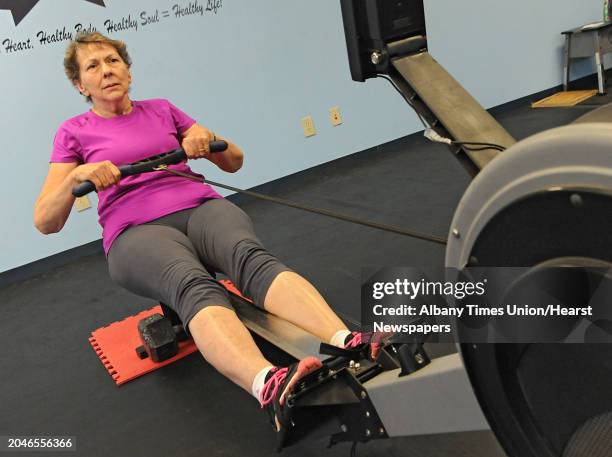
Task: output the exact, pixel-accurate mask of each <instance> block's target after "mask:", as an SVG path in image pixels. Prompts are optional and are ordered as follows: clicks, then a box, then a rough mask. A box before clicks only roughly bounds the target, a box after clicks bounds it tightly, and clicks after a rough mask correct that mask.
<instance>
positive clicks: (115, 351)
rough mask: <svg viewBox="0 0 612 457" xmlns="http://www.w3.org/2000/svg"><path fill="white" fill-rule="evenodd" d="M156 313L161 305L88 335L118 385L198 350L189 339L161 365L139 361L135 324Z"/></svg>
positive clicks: (232, 289) (228, 286)
mask: <svg viewBox="0 0 612 457" xmlns="http://www.w3.org/2000/svg"><path fill="white" fill-rule="evenodd" d="M219 282H220V283H221V284H222V285H223V286H224V287H225V288H226V289H227V290H228V291H229V292H230V293H233V294H235V295H238V296H240V297H243V296H242V294H241V293H240V292H239V291H238V289H236V287H235V286H234V285H233V284H232V283H231V282H230V281H226V280H222V281H219ZM243 298H244V297H243ZM247 300H248V299H247ZM155 313H160V314H162V310H161V306H155V307H153V308H151V309H148V310H145V311H142V312H140V313H138V314H136V315H135V316H130V317H127V318H125V319H124V320H122V321H119V322H113V323H112V324H110V325H108V326H106V327H101V328H99V329H97V330H94V331H93V332H92V333H91V337H90V338H89V342H90V343H91V346H92V347H93V349H94V351H96V354H97V355H98V357H99V358H100V361H101V362H102V363H103V364H104V367H105V368H106V370H107V371H108V373H109V374H110V375H111V377H112V378H113V380H114V381H115V383H116V384H117V385H118V386H120V385H122V384H125V383H126V382H128V381H131V380H132V379H136V378H138V377H140V376H142V375H144V374H147V373H150V372H151V371H154V370H157V369H158V368H161V367H163V366H166V365H169V364H171V363H172V362H175V361H177V360H180V359H182V358H183V357H185V356H187V355H189V354H191V353H193V352H195V351H197V347H196V345H195V343H194V342H193V341H192V340H188V341H182V342H180V343H179V352H178V354H177V355H175V356H174V357H172V358H171V359H168V360H164V361H163V362H160V363H156V362H153V361H152V360H151V359H149V358H146V359H141V358H140V357H138V354H136V348H137V347H138V346H141V345H142V342H141V341H140V336H139V335H138V322H139V321H140V320H141V319H144V318H145V317H147V316H150V315H152V314H155Z"/></svg>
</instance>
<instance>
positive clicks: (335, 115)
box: [329, 106, 342, 127]
mask: <svg viewBox="0 0 612 457" xmlns="http://www.w3.org/2000/svg"><path fill="white" fill-rule="evenodd" d="M329 121H330V122H331V125H333V126H334V127H337V126H338V125H340V124H342V115H341V114H340V108H338V107H337V106H332V107H331V108H330V109H329Z"/></svg>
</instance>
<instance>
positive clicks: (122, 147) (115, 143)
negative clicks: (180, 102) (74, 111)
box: [50, 99, 221, 254]
mask: <svg viewBox="0 0 612 457" xmlns="http://www.w3.org/2000/svg"><path fill="white" fill-rule="evenodd" d="M132 103H133V108H132V111H131V112H130V113H129V114H126V115H122V116H116V117H112V118H103V117H100V116H98V115H97V114H95V113H94V112H92V111H88V112H86V113H83V114H80V115H78V116H76V117H73V118H72V119H68V120H67V121H66V122H64V123H63V124H62V125H61V126H60V128H59V130H58V132H57V134H56V135H55V140H54V142H53V152H52V153H51V160H50V162H62V163H79V164H83V163H89V162H101V161H103V160H110V161H111V162H112V163H114V164H115V165H117V166H119V165H125V164H128V163H132V162H136V161H139V160H142V159H144V158H147V157H150V156H154V155H157V154H161V153H164V152H168V151H172V150H173V149H176V148H178V147H179V146H180V145H179V140H180V137H181V135H182V134H183V133H184V132H185V131H186V130H187V129H188V128H189V127H191V126H192V125H193V124H194V123H195V121H194V120H193V119H192V118H191V117H189V116H187V115H186V114H185V113H183V112H182V111H181V110H179V109H178V108H177V107H176V106H174V105H173V104H172V103H170V102H169V101H167V100H162V99H155V100H145V101H133V102H132ZM169 168H171V169H175V170H179V171H182V172H185V173H190V174H193V175H196V176H199V175H197V174H196V173H194V172H193V171H192V170H191V169H190V168H189V167H188V166H187V164H186V163H185V162H182V163H180V164H176V165H171V166H170V167H169ZM211 198H221V195H219V194H218V193H217V192H215V191H214V190H213V189H212V188H211V187H210V186H209V185H208V184H202V183H198V182H196V181H193V180H191V179H188V178H184V177H181V176H176V175H173V174H171V173H168V172H165V171H154V172H151V173H143V174H140V175H135V176H128V177H127V178H124V179H122V180H121V181H120V182H119V184H118V185H116V186H111V187H110V188H108V189H106V190H103V191H101V192H99V193H98V216H99V222H100V225H101V226H102V238H103V246H104V252H105V253H106V254H108V251H109V250H110V247H111V245H112V243H113V241H114V240H115V238H117V236H119V234H121V232H122V231H123V230H125V229H126V228H128V227H131V226H133V225H138V224H143V223H145V222H150V221H152V220H154V219H157V218H160V217H162V216H165V215H167V214H170V213H174V212H176V211H180V210H183V209H187V208H193V207H195V206H198V205H200V204H201V203H202V202H204V201H206V200H208V199H211Z"/></svg>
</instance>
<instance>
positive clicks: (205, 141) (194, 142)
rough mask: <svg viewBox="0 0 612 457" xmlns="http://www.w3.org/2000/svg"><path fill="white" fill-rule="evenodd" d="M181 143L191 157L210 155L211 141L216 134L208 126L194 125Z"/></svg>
mask: <svg viewBox="0 0 612 457" xmlns="http://www.w3.org/2000/svg"><path fill="white" fill-rule="evenodd" d="M185 133H186V134H185V137H184V138H183V141H182V143H181V146H182V148H183V149H184V150H185V153H186V154H187V157H188V158H189V159H201V158H209V157H210V149H209V143H210V142H211V141H214V139H215V134H214V133H213V132H211V131H210V130H208V129H207V128H206V127H202V126H200V125H197V124H195V125H193V126H192V127H190V128H189V129H188V130H187V132H185Z"/></svg>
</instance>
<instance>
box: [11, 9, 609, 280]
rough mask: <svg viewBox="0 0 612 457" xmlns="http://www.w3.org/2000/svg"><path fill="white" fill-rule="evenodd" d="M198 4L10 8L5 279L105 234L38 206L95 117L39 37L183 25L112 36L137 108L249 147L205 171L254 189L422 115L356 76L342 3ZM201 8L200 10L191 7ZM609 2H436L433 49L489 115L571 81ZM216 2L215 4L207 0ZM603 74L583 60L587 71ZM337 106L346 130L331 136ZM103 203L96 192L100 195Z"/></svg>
mask: <svg viewBox="0 0 612 457" xmlns="http://www.w3.org/2000/svg"><path fill="white" fill-rule="evenodd" d="M175 3H177V4H179V5H181V6H183V7H186V6H187V5H188V3H190V2H189V1H187V0H185V1H178V2H175V1H168V0H131V1H129V2H123V1H121V2H120V1H118V0H106V1H105V4H106V8H102V7H100V6H96V5H94V4H92V3H89V2H85V1H80V2H78V1H76V2H75V1H74V0H53V1H51V0H41V1H40V2H39V3H38V4H37V5H36V6H35V7H34V9H33V10H32V11H31V12H30V14H29V15H27V16H26V17H25V19H23V21H22V22H21V23H20V24H19V25H18V26H17V27H16V26H15V25H14V24H13V20H12V18H11V15H10V13H9V12H8V11H3V10H0V44H2V42H4V41H5V40H7V39H9V40H12V41H13V42H18V41H27V40H28V38H29V39H30V43H31V44H33V49H28V50H25V51H18V52H7V50H6V47H5V46H4V45H3V46H0V83H1V87H2V91H3V92H2V96H1V98H0V103H1V106H2V109H1V110H0V129H1V135H0V151H2V154H3V157H2V158H3V164H4V167H3V168H4V169H3V173H2V180H0V192H1V195H2V197H1V198H2V207H3V224H2V231H1V232H0V252H2V255H1V257H0V271H6V270H9V269H11V268H15V267H17V266H20V265H23V264H26V263H29V262H32V261H35V260H38V259H41V258H43V257H46V256H49V255H52V254H54V253H57V252H61V251H63V250H66V249H69V248H72V247H76V246H79V245H82V244H84V243H87V242H90V241H93V240H96V239H98V238H100V234H101V230H100V228H99V226H98V224H97V215H96V213H95V210H93V209H91V210H87V211H84V212H81V213H77V212H74V211H73V214H72V215H71V216H70V219H69V221H68V223H67V224H66V227H65V228H64V230H63V231H62V232H61V233H60V234H55V235H51V236H43V235H41V234H39V233H38V232H37V231H36V229H35V228H34V227H33V224H32V209H33V205H34V202H35V200H36V197H37V196H38V192H39V190H40V187H41V185H42V182H43V180H44V177H45V175H46V171H47V162H48V159H49V154H50V149H51V143H52V140H53V135H54V133H55V130H56V129H57V127H58V125H59V124H60V123H61V122H62V121H63V120H65V119H66V118H69V117H71V116H73V115H75V114H77V113H80V112H83V111H85V110H87V109H88V105H86V104H85V103H84V102H83V100H82V98H81V97H80V96H79V95H78V94H77V92H76V91H75V90H74V89H73V88H72V87H71V85H70V84H69V83H68V81H67V80H66V79H65V77H64V75H63V69H62V64H61V62H62V56H63V52H64V48H65V45H66V42H65V41H62V42H59V43H50V44H46V45H42V44H40V42H39V40H38V39H37V34H38V33H39V32H40V31H46V33H47V34H52V33H53V32H55V31H56V29H60V30H61V29H63V28H64V27H65V28H66V30H67V31H69V32H72V31H73V30H74V26H75V24H77V23H82V24H85V25H88V24H90V23H91V24H92V25H94V26H95V27H96V28H98V30H101V31H103V29H104V22H105V21H106V20H109V19H110V20H113V21H115V22H120V21H121V18H122V17H125V16H128V15H131V17H132V18H133V19H136V20H137V21H138V22H140V19H139V15H140V12H141V11H147V12H148V13H149V14H153V13H155V10H156V9H157V10H159V12H160V16H161V12H162V11H165V10H168V11H169V13H170V17H168V18H164V17H161V20H160V22H158V23H154V24H151V25H148V26H144V27H143V26H142V25H141V24H139V25H138V30H125V31H117V32H116V33H112V34H111V36H113V37H115V38H119V39H123V40H125V41H126V42H127V43H128V46H129V50H130V53H131V55H132V57H133V60H134V66H133V76H134V84H133V90H132V96H133V98H135V99H144V98H152V97H164V98H168V99H170V100H172V101H173V102H174V103H175V104H176V105H178V106H179V107H180V108H182V109H183V110H184V111H186V112H187V113H189V114H191V115H192V116H194V117H195V118H196V119H198V121H199V122H200V123H202V124H204V125H206V126H209V127H210V128H211V129H212V130H214V131H216V132H219V133H221V134H223V135H225V136H227V137H229V138H231V139H232V140H234V141H235V142H236V143H237V144H239V145H241V146H242V148H243V149H244V150H245V153H246V154H247V159H246V162H245V167H244V168H243V170H241V171H240V172H239V173H237V174H235V175H225V174H223V173H222V172H220V171H217V170H215V169H214V168H213V167H212V166H211V165H210V164H209V163H207V162H203V161H200V162H194V163H193V164H192V166H193V168H194V169H196V170H197V171H200V172H203V173H204V174H206V176H208V177H209V178H211V179H213V180H215V179H217V180H219V181H222V182H227V183H229V184H234V185H236V186H243V187H250V186H254V185H257V184H261V183H263V182H266V181H270V180H273V179H276V178H279V177H281V176H286V175H288V174H291V173H294V172H297V171H300V170H303V169H305V168H308V167H312V166H314V165H317V164H320V163H324V162H327V161H330V160H333V159H336V158H338V157H342V156H344V155H347V154H351V153H353V152H356V151H359V150H363V149H366V148H369V147H371V146H373V145H377V144H381V143H384V142H387V141H390V140H393V139H395V138H399V137H402V136H404V135H408V134H410V133H413V132H415V131H417V130H419V129H420V124H419V123H418V121H417V119H416V117H415V116H414V115H413V114H412V113H411V112H410V110H409V109H408V107H407V106H406V105H405V104H404V102H403V101H402V100H401V98H400V97H399V96H398V95H397V94H396V93H395V91H394V90H393V89H392V88H391V87H390V86H389V85H388V83H386V82H385V81H382V80H381V81H368V82H367V83H366V84H359V83H355V82H353V81H351V79H350V74H349V69H348V62H347V58H346V50H345V42H344V34H343V29H342V20H341V13H340V6H339V1H338V0H310V1H308V2H301V1H299V2H298V1H295V0H267V1H264V2H255V1H252V0H251V1H247V0H222V2H219V0H217V3H220V4H221V7H220V8H219V9H218V11H217V13H216V14H215V13H214V12H205V13H204V14H203V15H199V14H197V15H190V16H185V17H182V18H176V17H174V15H173V10H172V7H173V5H174V4H175ZM191 3H193V2H191ZM534 3H537V4H534ZM600 3H603V2H600V1H599V0H597V1H595V0H585V1H582V2H576V1H575V0H538V2H533V1H528V0H515V1H514V2H501V1H494V2H491V1H490V0H464V1H462V2H456V1H450V0H436V1H426V19H427V27H428V36H429V42H430V50H431V53H432V54H433V55H434V57H436V58H437V59H438V60H439V61H440V63H441V64H442V65H444V66H446V67H447V68H448V70H449V71H450V72H451V73H452V74H454V75H455V77H456V78H457V79H458V80H459V81H460V82H461V83H462V84H464V85H465V86H466V88H467V89H468V90H470V91H471V92H472V93H473V94H474V95H475V97H476V98H477V99H478V100H479V101H481V103H482V104H483V105H485V106H486V107H491V106H494V105H498V104H500V103H503V102H506V101H510V100H513V99H516V98H519V97H522V96H524V95H527V94H530V93H533V92H537V91H539V90H542V89H545V88H549V87H552V86H555V85H557V84H559V83H560V81H561V51H562V43H563V42H562V37H561V35H560V34H559V32H560V31H561V30H564V29H566V28H571V27H574V26H578V25H581V24H582V23H586V22H589V21H593V20H597V19H599V18H600V16H601V9H602V8H601V5H600ZM197 4H198V5H201V6H204V7H205V6H206V4H207V1H206V0H198V1H197ZM590 72H592V68H591V67H590V66H589V65H587V64H584V65H582V66H580V67H579V68H578V72H577V74H576V75H575V76H580V75H582V74H585V73H590ZM335 105H338V106H339V107H340V109H341V111H342V115H343V117H344V124H343V125H342V126H340V127H335V128H334V127H332V126H331V125H330V124H329V121H328V109H329V108H330V107H332V106H335ZM308 114H310V115H312V116H313V118H314V121H315V125H316V128H317V131H318V134H317V135H316V136H315V137H312V138H307V139H306V138H304V137H303V135H302V131H301V126H300V118H302V117H303V116H305V115H308ZM92 200H94V201H93V203H94V206H95V204H96V203H97V202H95V197H93V198H92Z"/></svg>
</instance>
